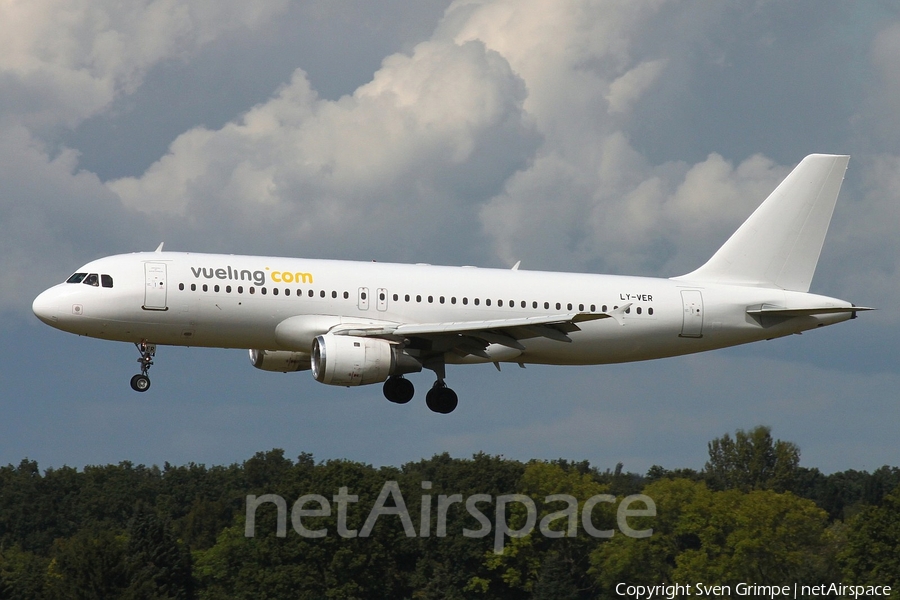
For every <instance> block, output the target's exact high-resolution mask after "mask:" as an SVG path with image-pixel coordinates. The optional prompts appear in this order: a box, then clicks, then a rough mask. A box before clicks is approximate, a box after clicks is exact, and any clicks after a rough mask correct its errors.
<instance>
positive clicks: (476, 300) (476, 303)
mask: <svg viewBox="0 0 900 600" xmlns="http://www.w3.org/2000/svg"><path fill="white" fill-rule="evenodd" d="M479 302H481V300H479V299H478V298H475V306H478V303H479Z"/></svg>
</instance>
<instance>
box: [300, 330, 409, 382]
mask: <svg viewBox="0 0 900 600" xmlns="http://www.w3.org/2000/svg"><path fill="white" fill-rule="evenodd" d="M312 370H313V377H315V378H316V381H319V382H321V383H327V384H329V385H347V386H350V385H366V384H369V383H379V382H382V381H385V380H386V379H387V378H388V377H391V376H395V375H403V374H404V373H418V372H419V371H421V370H422V363H420V362H419V361H418V360H416V359H415V358H413V357H412V356H410V355H409V354H407V353H406V352H404V351H403V350H402V349H400V348H399V347H398V346H397V345H396V344H392V343H390V342H388V341H386V340H382V339H377V338H365V337H355V336H350V335H334V334H331V333H326V334H325V335H320V336H319V337H317V338H316V339H315V340H313V345H312Z"/></svg>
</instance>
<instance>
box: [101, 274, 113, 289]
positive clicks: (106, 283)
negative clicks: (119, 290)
mask: <svg viewBox="0 0 900 600" xmlns="http://www.w3.org/2000/svg"><path fill="white" fill-rule="evenodd" d="M100 283H101V284H102V285H103V287H106V288H111V287H112V286H113V282H112V277H110V276H109V275H101V276H100Z"/></svg>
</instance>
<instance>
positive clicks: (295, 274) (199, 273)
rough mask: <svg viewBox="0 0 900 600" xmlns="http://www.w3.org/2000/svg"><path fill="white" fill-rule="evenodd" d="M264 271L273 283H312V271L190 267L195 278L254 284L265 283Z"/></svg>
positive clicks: (267, 268)
mask: <svg viewBox="0 0 900 600" xmlns="http://www.w3.org/2000/svg"><path fill="white" fill-rule="evenodd" d="M266 271H269V277H270V278H271V280H272V281H273V282H274V283H312V282H313V276H312V273H305V272H302V271H272V270H270V269H269V267H266V270H265V271H259V270H257V271H251V270H250V269H235V268H233V267H219V268H213V267H191V273H193V274H194V277H195V278H197V279H200V278H201V277H202V278H205V279H221V280H223V281H249V282H252V283H254V284H256V285H265V284H266Z"/></svg>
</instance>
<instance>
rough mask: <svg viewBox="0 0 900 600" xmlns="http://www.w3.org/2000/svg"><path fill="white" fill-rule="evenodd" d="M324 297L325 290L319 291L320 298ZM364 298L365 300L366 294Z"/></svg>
mask: <svg viewBox="0 0 900 600" xmlns="http://www.w3.org/2000/svg"><path fill="white" fill-rule="evenodd" d="M324 297H325V290H322V291H321V292H319V298H324ZM363 300H365V296H363Z"/></svg>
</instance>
